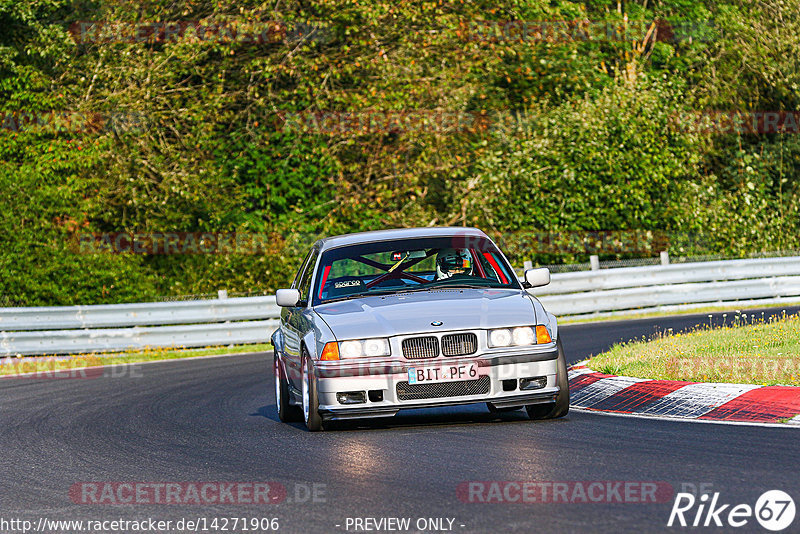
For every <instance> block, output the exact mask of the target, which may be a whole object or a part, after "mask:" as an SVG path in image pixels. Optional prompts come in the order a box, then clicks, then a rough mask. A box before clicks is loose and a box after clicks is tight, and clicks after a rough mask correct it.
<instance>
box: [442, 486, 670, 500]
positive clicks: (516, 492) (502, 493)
mask: <svg viewBox="0 0 800 534" xmlns="http://www.w3.org/2000/svg"><path fill="white" fill-rule="evenodd" d="M672 495H673V489H672V485H671V484H669V483H667V482H657V481H632V480H628V481H622V480H590V481H587V480H566V481H539V480H473V481H468V482H462V483H460V484H459V485H458V486H457V487H456V496H457V497H458V499H459V500H460V501H461V502H465V503H485V504H488V503H508V504H580V503H584V504H600V503H604V504H612V503H617V504H653V503H666V502H670V501H671V500H672Z"/></svg>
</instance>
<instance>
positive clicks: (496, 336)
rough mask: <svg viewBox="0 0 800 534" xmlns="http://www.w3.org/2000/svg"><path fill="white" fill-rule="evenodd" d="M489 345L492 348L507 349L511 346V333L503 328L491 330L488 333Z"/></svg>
mask: <svg viewBox="0 0 800 534" xmlns="http://www.w3.org/2000/svg"><path fill="white" fill-rule="evenodd" d="M489 343H491V344H492V346H493V347H507V346H509V345H511V331H510V330H508V329H505V328H500V329H499V330H492V331H491V332H490V333H489Z"/></svg>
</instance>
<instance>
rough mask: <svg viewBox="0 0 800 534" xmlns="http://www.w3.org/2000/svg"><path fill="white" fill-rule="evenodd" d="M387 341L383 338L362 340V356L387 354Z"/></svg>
mask: <svg viewBox="0 0 800 534" xmlns="http://www.w3.org/2000/svg"><path fill="white" fill-rule="evenodd" d="M388 354H389V343H388V342H387V341H386V340H385V339H380V338H378V339H367V340H365V341H364V356H387V355H388Z"/></svg>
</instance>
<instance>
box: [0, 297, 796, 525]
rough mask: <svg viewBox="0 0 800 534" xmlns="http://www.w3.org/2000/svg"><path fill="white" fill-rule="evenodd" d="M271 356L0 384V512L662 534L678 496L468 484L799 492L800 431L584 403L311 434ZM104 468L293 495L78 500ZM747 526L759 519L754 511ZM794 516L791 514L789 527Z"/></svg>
mask: <svg viewBox="0 0 800 534" xmlns="http://www.w3.org/2000/svg"><path fill="white" fill-rule="evenodd" d="M794 310H795V308H792V309H791V310H790V311H794ZM748 313H752V312H748ZM759 314H760V312H759ZM759 316H760V315H759ZM715 320H718V319H715ZM728 320H730V314H729V317H728ZM707 321H708V318H707V315H701V316H685V317H673V318H657V319H642V320H637V321H627V322H607V323H596V324H584V325H574V326H564V327H562V329H561V334H560V335H561V336H562V337H563V340H564V346H565V351H566V353H567V356H568V359H569V361H570V363H574V362H577V361H579V360H581V359H584V358H585V357H587V356H589V355H590V354H591V353H597V352H599V351H602V350H604V349H605V348H607V347H608V346H609V345H611V344H612V343H614V342H615V341H618V340H623V339H630V338H635V337H640V336H643V335H648V334H651V333H653V332H655V331H656V329H657V328H661V329H666V328H673V329H674V330H678V329H682V328H687V327H691V326H693V325H694V324H696V323H698V322H707ZM270 365H271V354H257V355H244V356H232V357H226V358H208V359H196V360H192V361H171V362H163V363H155V364H148V365H139V366H135V367H132V368H131V369H129V370H128V371H127V372H124V373H120V374H122V376H117V377H102V378H96V379H82V380H79V379H61V380H53V379H43V380H30V379H12V380H1V381H0V395H1V397H0V473H2V474H1V475H0V510H1V511H2V512H1V514H2V518H4V519H10V518H22V519H31V520H33V521H34V522H36V521H38V519H39V518H42V517H44V518H48V519H56V520H68V519H83V520H85V519H109V520H110V519H119V518H122V519H137V518H138V519H142V518H154V519H161V520H168V519H171V520H178V519H181V518H187V519H197V518H207V519H208V520H211V519H213V518H214V517H217V518H222V517H234V516H235V517H240V518H273V517H277V518H279V525H280V528H279V531H280V532H308V533H315V532H347V531H348V530H346V525H347V518H348V517H349V518H365V517H372V518H381V517H408V518H411V519H412V523H411V524H412V528H411V530H410V531H411V532H415V531H416V530H415V529H414V528H413V525H414V522H415V521H416V520H417V519H418V518H451V519H454V522H453V526H452V531H454V532H465V533H466V532H526V533H527V532H537V531H538V532H553V533H556V532H614V533H617V532H662V531H675V530H681V529H679V528H667V526H666V523H667V520H668V517H669V513H670V510H671V508H672V501H673V496H672V495H673V494H670V498H669V499H666V500H664V499H662V501H664V502H660V503H655V504H654V503H638V502H637V503H634V502H625V503H612V504H608V503H581V502H573V503H560V502H559V503H534V504H527V503H506V502H503V503H490V504H487V503H473V502H463V501H462V500H460V498H459V497H460V494H457V487H458V486H459V484H460V483H463V482H468V481H540V482H548V481H551V482H559V481H603V482H604V483H605V482H615V481H623V482H624V481H629V482H643V481H652V482H661V483H667V484H669V485H671V487H672V489H673V490H674V492H678V491H680V490H681V488H682V487H686V488H690V489H691V488H693V487H699V486H700V485H701V484H705V489H707V490H710V491H711V492H719V493H720V495H719V501H720V503H725V504H731V505H735V504H740V503H745V504H749V505H750V506H753V505H755V502H756V499H757V498H758V497H759V495H761V494H762V493H763V492H765V491H767V490H771V489H781V490H783V491H785V492H787V493H789V494H790V495H793V496H794V498H795V501H798V496H800V475H798V468H799V467H800V429H796V428H766V427H758V426H731V425H721V424H700V423H684V422H674V421H668V420H652V419H640V418H629V417H614V416H607V415H599V414H592V413H586V412H575V411H573V412H571V413H570V415H569V416H568V417H567V418H565V419H561V420H555V421H546V422H531V421H529V420H528V419H527V418H526V417H525V416H524V412H521V411H520V412H513V413H509V414H502V415H500V416H496V415H493V414H490V413H489V412H488V411H487V410H486V408H485V407H483V406H475V407H460V408H452V409H437V410H417V411H414V412H407V413H402V414H400V415H398V416H397V417H396V418H394V419H389V420H381V421H376V422H369V423H362V424H359V425H352V424H350V425H348V426H345V427H343V428H341V429H340V430H338V431H335V432H323V433H317V434H312V433H309V432H306V431H305V429H304V427H303V426H302V425H300V424H297V425H284V424H281V423H280V422H278V420H277V414H276V412H275V404H274V399H273V391H274V389H273V382H272V380H273V378H272V376H271V367H270ZM105 481H109V482H111V481H113V482H174V481H177V482H192V481H198V482H201V481H243V482H244V481H248V482H253V481H258V482H264V481H275V482H278V483H280V484H282V485H283V486H284V487H285V488H286V491H287V498H286V500H285V501H284V502H281V503H279V504H260V505H248V504H235V505H231V504H225V505H219V504H216V505H198V504H188V505H178V504H160V505H150V504H116V505H111V504H75V503H74V502H73V500H72V499H71V497H70V494H69V491H70V488H71V487H72V486H73V485H74V484H76V483H81V482H105ZM315 484H316V485H315ZM314 491H315V492H316V501H317V502H313V501H314V500H315V499H313V498H312V496H311V493H312V492H314ZM693 512H694V510H693ZM693 512H692V514H691V515H690V516H687V517H690V518H693V516H694V513H693ZM726 513H727V512H726ZM723 518H724V515H723ZM337 525H338V526H337ZM445 525H447V522H446V521H445ZM462 525H463V526H462ZM695 530H700V531H704V530H708V531H718V530H719V529H715V528H714V527H709V528H706V529H703V528H700V529H693V531H695ZM736 530H737V531H739V532H754V531H759V532H762V531H763V529H761V527H760V526H759V525H758V523H757V522H756V521H755V519H754V518H750V519H749V521H748V523H747V525H745V526H744V527H742V528H739V529H736ZM798 530H800V519H795V522H794V524H793V525H792V526H791V527H790V528H789V529H787V530H786V532H790V531H794V532H797V531H798ZM171 531H176V530H174V529H173V530H171ZM208 531H209V532H213V530H208ZM238 531H242V530H241V529H239V530H238ZM349 531H350V532H353V531H354V530H353V528H352V526H351V527H350V530H349ZM361 531H362V532H363V530H361ZM383 531H384V532H386V530H383ZM442 531H443V530H438V532H442Z"/></svg>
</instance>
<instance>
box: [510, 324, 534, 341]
mask: <svg viewBox="0 0 800 534" xmlns="http://www.w3.org/2000/svg"><path fill="white" fill-rule="evenodd" d="M512 335H513V337H514V345H533V344H534V343H536V337H535V336H534V335H533V328H531V327H530V326H520V327H519V328H515V329H514V331H513V332H512Z"/></svg>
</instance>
